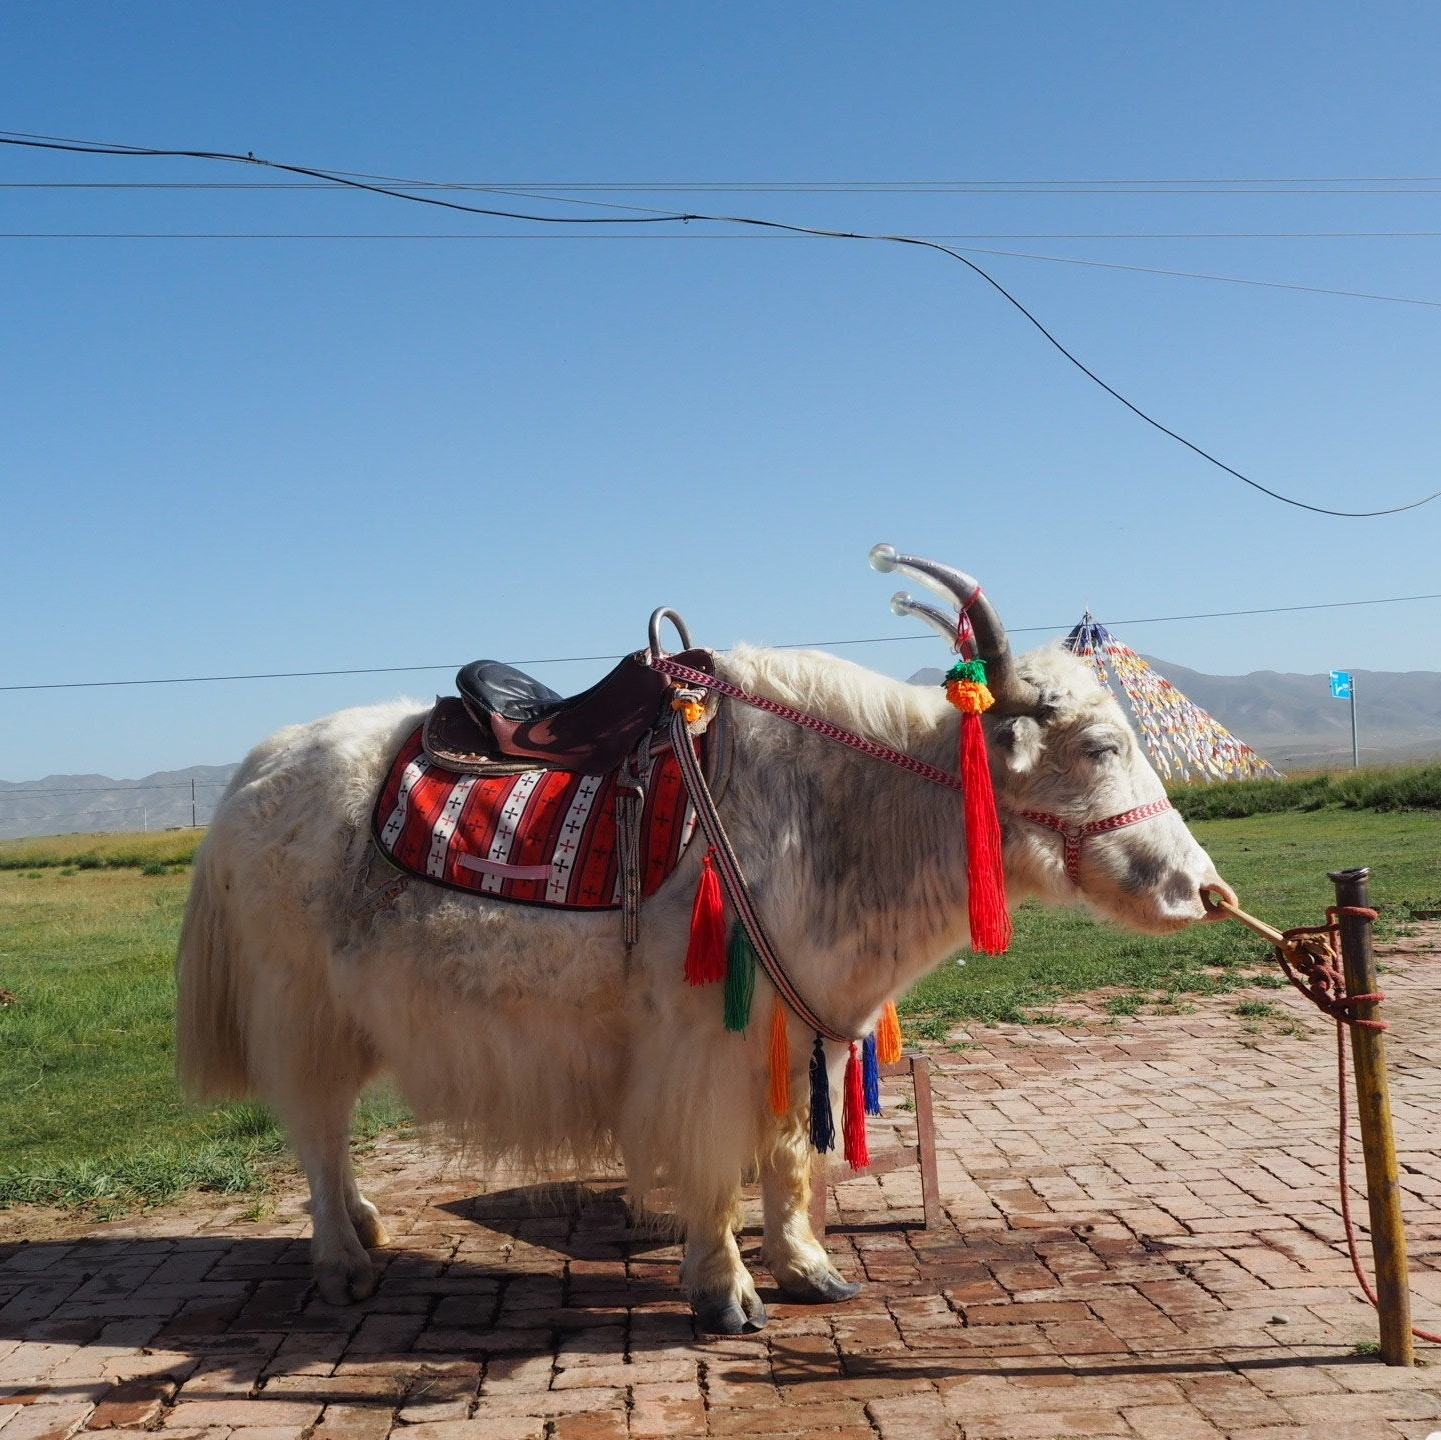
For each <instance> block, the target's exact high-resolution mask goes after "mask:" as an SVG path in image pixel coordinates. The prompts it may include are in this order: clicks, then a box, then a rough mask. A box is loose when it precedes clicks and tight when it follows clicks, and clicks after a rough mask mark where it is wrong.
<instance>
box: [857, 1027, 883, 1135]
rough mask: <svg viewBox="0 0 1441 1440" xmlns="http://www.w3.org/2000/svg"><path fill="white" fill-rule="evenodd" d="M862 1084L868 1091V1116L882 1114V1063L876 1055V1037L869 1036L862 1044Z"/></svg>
mask: <svg viewBox="0 0 1441 1440" xmlns="http://www.w3.org/2000/svg"><path fill="white" fill-rule="evenodd" d="M861 1084H862V1085H864V1086H865V1091H866V1114H867V1115H879V1114H880V1113H881V1062H880V1057H879V1056H878V1055H877V1054H876V1037H875V1036H874V1035H867V1036H866V1038H865V1040H864V1041H862V1043H861Z"/></svg>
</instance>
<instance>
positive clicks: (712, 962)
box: [685, 850, 726, 985]
mask: <svg viewBox="0 0 1441 1440" xmlns="http://www.w3.org/2000/svg"><path fill="white" fill-rule="evenodd" d="M725 977H726V907H725V896H724V895H723V894H722V893H721V884H720V877H719V876H718V875H717V874H716V871H715V860H714V859H713V858H712V853H711V851H710V850H707V851H706V852H705V859H704V860H703V861H702V862H701V872H700V884H699V885H697V886H696V892H695V904H694V905H693V906H692V907H691V912H690V944H689V945H687V946H686V952H685V978H686V979H687V980H688V981H689V982H690V983H691V984H692V985H708V984H710V983H711V981H713V980H724V979H725Z"/></svg>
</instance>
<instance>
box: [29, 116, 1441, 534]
mask: <svg viewBox="0 0 1441 1440" xmlns="http://www.w3.org/2000/svg"><path fill="white" fill-rule="evenodd" d="M24 134H25V132H21V131H0V144H4V145H19V146H25V147H28V148H31V149H41V150H65V151H75V152H79V153H84V154H91V155H113V156H119V155H130V156H148V157H153V158H171V159H193V160H221V161H226V162H234V163H238V164H242V165H243V164H250V165H262V166H266V167H268V168H270V169H273V170H283V171H287V172H289V173H290V174H293V175H304V176H309V177H310V178H312V179H315V180H328V181H333V182H334V183H335V184H337V185H342V186H346V187H348V188H350V189H355V190H367V191H370V192H373V193H374V194H377V195H388V196H390V197H391V198H392V199H397V200H408V201H410V202H412V203H414V204H418V205H437V206H440V207H441V208H443V209H447V210H458V211H463V212H465V213H467V214H474V215H488V216H491V217H493V218H500V219H506V220H526V221H529V222H532V223H543V224H549V225H607V224H611V225H621V224H625V223H627V222H626V218H623V217H620V216H595V215H586V216H579V217H576V216H571V217H566V216H560V215H536V214H523V213H520V212H517V211H512V210H498V209H494V208H488V207H484V206H477V205H463V204H461V203H460V202H458V201H455V200H443V199H440V198H439V197H438V196H436V195H428V194H416V193H406V192H405V191H402V190H397V189H395V188H394V185H395V184H398V183H408V182H402V181H400V180H399V179H394V178H390V177H387V178H388V184H386V185H380V184H376V183H373V182H372V181H371V180H357V179H353V178H350V177H351V176H353V175H355V174H359V173H362V172H356V171H351V172H338V171H326V170H320V169H316V168H314V167H312V166H307V165H293V164H290V163H288V162H285V161H280V160H265V159H261V158H258V157H257V156H256V155H255V154H254V153H253V152H252V153H247V154H245V155H238V154H234V153H232V152H230V151H224V150H170V149H159V148H155V147H151V146H141V145H128V144H116V143H109V142H96V141H88V140H63V139H60V138H58V137H45V138H36V137H30V138H22V137H23V136H24ZM493 193H494V192H493ZM534 198H540V199H549V200H552V201H554V202H555V203H557V204H569V205H574V204H596V202H587V201H575V200H568V199H565V198H564V197H556V196H536V197H534ZM597 208H607V209H622V208H624V209H626V210H627V211H628V214H629V219H630V221H631V223H635V224H657V223H669V224H689V223H691V222H692V221H703V222H706V223H714V224H727V225H746V226H754V227H756V228H757V229H765V230H777V231H784V232H786V233H789V234H793V235H816V236H825V237H828V238H830V239H834V240H870V241H883V242H886V243H889V244H896V245H915V246H920V247H922V248H925V249H928V250H935V251H937V252H938V253H940V254H942V255H949V256H950V257H951V259H953V260H956V261H959V263H960V264H962V265H964V266H966V268H967V269H969V270H970V271H972V272H973V273H974V274H976V275H977V276H979V277H980V278H981V279H982V280H984V281H985V282H986V284H987V285H989V286H990V287H991V288H992V289H993V290H994V291H995V292H996V293H997V294H998V295H1000V296H1001V298H1002V299H1003V300H1005V301H1006V303H1007V304H1009V305H1010V306H1012V307H1013V308H1014V309H1015V310H1016V311H1018V312H1019V313H1020V314H1021V315H1022V316H1024V317H1025V319H1026V320H1027V321H1028V322H1029V323H1030V324H1031V325H1032V326H1034V328H1035V329H1036V330H1037V331H1039V332H1040V334H1041V335H1042V336H1043V337H1044V338H1045V340H1046V341H1047V343H1048V344H1050V345H1051V346H1052V347H1053V348H1054V349H1055V350H1057V351H1058V352H1059V353H1060V354H1061V355H1062V356H1064V357H1065V358H1066V359H1067V360H1068V361H1069V362H1070V363H1071V364H1072V365H1073V366H1075V368H1076V369H1077V370H1079V371H1080V372H1081V374H1083V375H1085V376H1086V377H1087V379H1089V380H1090V381H1092V383H1093V384H1095V385H1097V386H1098V387H1099V388H1100V389H1102V390H1104V391H1105V392H1106V393H1107V394H1108V395H1110V396H1111V397H1112V399H1114V400H1116V401H1118V402H1119V403H1120V404H1121V405H1124V406H1125V407H1126V409H1127V410H1129V411H1130V412H1131V413H1132V414H1133V415H1134V416H1136V418H1137V419H1138V420H1141V421H1143V422H1144V423H1145V424H1147V425H1149V426H1151V428H1152V429H1154V430H1157V431H1159V432H1160V433H1161V434H1162V435H1166V436H1169V437H1170V439H1172V440H1174V441H1175V442H1176V443H1177V444H1178V445H1182V446H1184V447H1185V448H1186V449H1187V450H1189V451H1191V453H1192V454H1194V455H1196V456H1198V457H1199V458H1200V459H1202V460H1204V461H1206V462H1207V463H1208V464H1210V465H1213V466H1215V467H1216V469H1218V470H1221V471H1223V472H1224V473H1225V474H1227V475H1230V476H1232V477H1233V478H1234V479H1237V480H1239V481H1240V482H1241V483H1242V484H1243V485H1248V486H1250V488H1251V489H1253V490H1257V491H1259V492H1260V493H1261V494H1263V495H1269V496H1270V497H1271V499H1273V500H1278V501H1280V502H1281V503H1282V504H1283V505H1291V506H1294V507H1295V508H1296V509H1298V510H1309V511H1310V512H1311V513H1312V514H1316V515H1333V516H1337V517H1339V518H1342V519H1348V520H1359V519H1371V518H1374V517H1376V516H1380V515H1397V514H1401V513H1402V512H1404V511H1407V510H1415V509H1419V508H1420V507H1421V506H1422V505H1429V504H1430V503H1431V502H1432V501H1433V500H1435V499H1437V498H1438V497H1441V490H1437V491H1433V492H1432V493H1431V494H1430V495H1426V496H1423V497H1422V498H1421V499H1419V500H1413V501H1410V502H1408V503H1407V504H1405V505H1391V506H1387V507H1386V508H1385V509H1381V510H1335V509H1331V508H1330V507H1329V506H1324V505H1312V504H1311V503H1310V502H1309V501H1305V500H1297V499H1294V498H1293V497H1291V496H1289V495H1283V494H1281V493H1280V491H1278V490H1272V489H1271V488H1270V487H1269V486H1267V485H1262V484H1261V483H1260V481H1258V480H1253V479H1251V477H1250V476H1249V475H1246V474H1244V473H1243V472H1242V471H1240V470H1238V469H1236V468H1235V466H1233V465H1228V464H1226V462H1225V461H1224V460H1221V459H1220V458H1219V457H1218V456H1216V455H1213V454H1211V452H1210V451H1208V450H1206V449H1204V448H1203V447H1202V446H1200V445H1197V444H1196V443H1195V442H1194V441H1192V440H1188V439H1187V438H1186V437H1185V436H1184V435H1182V434H1181V433H1180V432H1179V431H1176V430H1173V429H1171V427H1170V426H1169V425H1163V424H1162V423H1161V422H1160V421H1159V420H1157V419H1156V418H1155V417H1154V416H1153V415H1151V414H1149V413H1148V412H1147V411H1145V410H1143V409H1142V408H1141V407H1140V406H1139V405H1137V404H1136V403H1135V401H1133V400H1129V399H1127V397H1126V396H1125V395H1123V394H1122V393H1121V392H1120V391H1119V390H1117V389H1116V387H1115V386H1114V385H1111V384H1109V383H1107V382H1106V381H1105V380H1103V379H1102V378H1101V377H1100V375H1098V374H1097V373H1096V372H1095V371H1094V370H1092V369H1091V368H1090V367H1089V366H1088V365H1086V364H1085V363H1084V362H1083V361H1082V360H1081V359H1080V358H1079V356H1077V355H1075V354H1073V353H1072V352H1071V351H1070V350H1068V349H1067V348H1066V346H1065V345H1063V344H1062V343H1061V341H1060V340H1059V339H1058V338H1057V337H1056V336H1055V335H1053V334H1052V333H1051V331H1050V330H1048V329H1047V328H1046V326H1045V325H1044V324H1042V322H1041V321H1040V319H1039V318H1038V317H1037V316H1036V315H1035V314H1033V313H1032V312H1031V311H1030V310H1029V309H1027V307H1026V306H1025V305H1024V304H1022V303H1021V301H1020V300H1018V299H1017V298H1016V296H1014V295H1012V294H1011V292H1010V291H1009V290H1007V289H1006V287H1005V286H1004V285H1002V284H1001V282H1000V281H999V280H997V279H996V278H995V277H994V276H993V275H991V274H990V272H989V271H987V270H985V269H983V268H982V267H981V266H980V265H977V264H976V262H975V261H974V260H971V259H969V258H968V257H967V256H966V255H964V254H962V253H961V252H960V251H959V250H957V249H954V248H952V247H950V246H947V245H942V244H939V243H938V242H937V241H934V240H922V239H920V238H918V237H917V236H913V235H889V234H879V233H869V232H864V231H855V230H835V229H831V228H828V227H824V226H815V225H794V224H790V223H787V222H785V221H781V220H764V219H761V218H759V217H756V216H747V215H710V214H703V213H698V212H679V211H675V212H649V213H646V214H642V213H641V211H642V210H647V211H648V208H649V207H642V206H624V207H622V206H619V205H615V204H614V203H612V202H605V203H604V205H603V206H597Z"/></svg>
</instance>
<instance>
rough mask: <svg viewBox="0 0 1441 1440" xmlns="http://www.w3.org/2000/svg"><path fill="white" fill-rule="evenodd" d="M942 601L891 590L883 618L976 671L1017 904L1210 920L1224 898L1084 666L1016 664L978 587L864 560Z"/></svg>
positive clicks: (1058, 655)
mask: <svg viewBox="0 0 1441 1440" xmlns="http://www.w3.org/2000/svg"><path fill="white" fill-rule="evenodd" d="M871 565H872V566H873V567H874V568H875V569H877V570H880V571H882V572H890V571H897V570H898V571H901V572H902V573H904V574H907V575H910V576H912V577H913V578H914V579H916V580H917V581H919V582H920V583H921V584H923V585H925V586H927V587H928V588H929V589H931V590H933V591H934V592H936V593H937V594H939V595H940V596H942V597H943V598H944V599H946V600H947V601H949V602H950V604H951V605H952V606H954V607H955V608H954V609H948V610H942V609H940V608H938V607H937V606H934V605H928V604H925V603H923V602H921V601H918V600H913V599H912V598H911V597H910V596H909V595H906V594H898V595H896V596H895V597H894V599H893V600H892V601H891V608H892V609H893V610H894V611H895V612H896V613H897V614H900V615H914V616H917V617H918V618H920V619H922V620H924V621H926V622H927V623H928V624H930V625H932V626H934V627H935V628H936V629H937V630H938V631H940V633H941V634H942V635H944V636H945V637H946V638H947V639H948V640H949V641H950V642H951V643H952V645H953V646H954V647H955V648H956V649H957V650H959V651H963V652H967V653H971V654H974V655H975V656H976V657H978V658H980V659H981V660H983V661H985V666H986V674H987V680H988V684H989V688H990V690H991V693H992V695H993V696H994V697H995V704H994V706H993V707H992V709H991V710H990V711H989V712H988V714H987V717H986V722H985V723H986V726H987V732H988V742H989V747H988V748H989V751H990V758H991V773H992V778H993V780H994V782H995V789H996V803H997V807H998V809H999V811H1000V817H1001V823H1002V829H1003V832H1004V834H1005V855H1006V875H1007V886H1008V889H1009V890H1010V892H1011V894H1012V896H1013V897H1014V898H1017V899H1019V898H1021V897H1022V896H1024V895H1027V894H1030V895H1035V896H1037V897H1038V898H1040V899H1042V900H1045V901H1049V902H1052V903H1062V904H1064V903H1075V902H1076V901H1078V900H1079V901H1083V902H1085V903H1087V904H1089V905H1091V906H1093V907H1094V908H1095V909H1097V910H1099V911H1100V912H1102V913H1103V914H1105V915H1108V916H1110V917H1111V918H1113V919H1116V920H1119V921H1121V922H1122V923H1123V924H1126V925H1129V926H1131V927H1132V928H1134V929H1138V930H1145V931H1150V932H1152V933H1158V934H1163V933H1166V932H1168V931H1172V930H1179V929H1181V928H1182V927H1184V926H1186V925H1189V924H1191V923H1193V922H1194V921H1197V920H1205V919H1208V918H1211V917H1212V916H1213V915H1214V914H1215V913H1216V912H1215V911H1214V910H1213V908H1212V907H1211V906H1210V905H1209V903H1208V895H1209V893H1210V892H1211V891H1216V892H1218V893H1220V894H1221V895H1223V896H1224V897H1225V898H1227V899H1228V900H1231V901H1232V902H1233V903H1234V900H1235V894H1234V892H1233V891H1232V890H1231V889H1230V887H1229V886H1228V885H1226V883H1225V882H1224V881H1223V880H1222V879H1221V878H1220V876H1219V875H1218V874H1217V873H1216V867H1215V865H1214V864H1213V863H1212V861H1211V858H1210V856H1209V855H1207V854H1206V852H1205V850H1203V849H1202V848H1201V846H1200V845H1199V844H1198V843H1197V841H1196V839H1195V837H1194V836H1192V834H1191V832H1190V831H1189V830H1188V829H1187V828H1186V824H1185V822H1184V821H1183V820H1182V819H1181V817H1180V815H1179V814H1178V813H1177V812H1176V811H1175V810H1174V809H1172V808H1171V807H1170V805H1169V803H1168V802H1167V800H1166V792H1165V787H1164V786H1163V785H1162V784H1161V781H1160V778H1159V776H1157V774H1156V772H1155V771H1154V770H1153V769H1152V768H1151V765H1150V762H1149V761H1148V760H1147V758H1146V756H1145V754H1144V752H1143V751H1142V749H1141V746H1140V744H1139V742H1138V741H1137V739H1136V736H1135V732H1134V731H1133V730H1132V728H1131V726H1130V724H1129V722H1128V721H1127V719H1126V716H1125V713H1124V712H1123V711H1122V709H1121V706H1120V704H1119V702H1118V701H1117V700H1116V698H1115V697H1114V696H1113V695H1112V694H1111V692H1110V691H1109V690H1108V689H1107V688H1106V686H1104V685H1103V684H1102V683H1101V681H1100V679H1099V678H1098V677H1097V675H1096V673H1095V671H1094V670H1093V669H1092V668H1091V666H1090V665H1089V664H1088V663H1087V662H1085V661H1084V660H1082V659H1080V658H1079V657H1078V656H1075V655H1073V654H1071V653H1070V652H1069V651H1067V650H1065V649H1064V648H1063V647H1061V646H1059V645H1054V646H1049V647H1046V648H1044V649H1041V650H1037V651H1033V652H1031V653H1030V654H1028V655H1023V656H1021V657H1019V658H1017V657H1015V656H1013V655H1012V653H1011V649H1010V645H1009V643H1008V641H1007V639H1006V632H1005V627H1004V626H1003V625H1002V624H1001V621H1000V617H999V616H998V615H997V614H996V611H995V609H994V607H993V606H992V605H991V603H990V601H989V600H988V599H987V598H986V596H985V594H984V593H983V592H982V590H981V587H980V586H979V585H978V584H977V583H976V581H975V580H974V579H972V578H971V577H970V576H969V575H966V574H964V573H962V572H961V571H959V570H954V569H952V568H951V567H950V566H948V565H942V564H939V563H938V562H936V561H933V560H922V559H918V558H916V557H914V556H909V555H900V554H897V552H896V550H895V549H894V547H892V546H890V545H877V546H876V547H875V548H874V549H873V550H872V551H871Z"/></svg>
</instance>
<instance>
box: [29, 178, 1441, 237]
mask: <svg viewBox="0 0 1441 1440" xmlns="http://www.w3.org/2000/svg"><path fill="white" fill-rule="evenodd" d="M3 188H4V186H3V184H0V189H3ZM248 188H252V189H259V188H260V187H259V186H252V187H248ZM1438 237H1441V230H965V231H929V230H921V231H915V232H912V234H911V235H910V238H911V239H913V240H1435V239H1437V238H1438ZM3 238H5V239H15V240H73V239H81V240H90V239H94V240H130V239H137V240H804V239H806V238H808V237H807V236H805V235H803V234H802V235H752V234H749V233H741V232H735V233H729V234H682V235H658V234H655V233H654V232H647V233H645V234H636V235H615V234H613V233H606V234H600V235H586V234H582V235H556V234H554V233H552V232H546V233H537V234H527V233H526V232H524V231H513V230H467V231H462V230H452V231H424V230H405V231H397V230H377V231H365V230H333V231H332V230H319V231H308V230H272V231H256V230H235V231H218V230H214V231H212V230H207V231H191V230H165V231H159V230H11V231H8V232H6V234H5V235H4V237H3Z"/></svg>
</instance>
